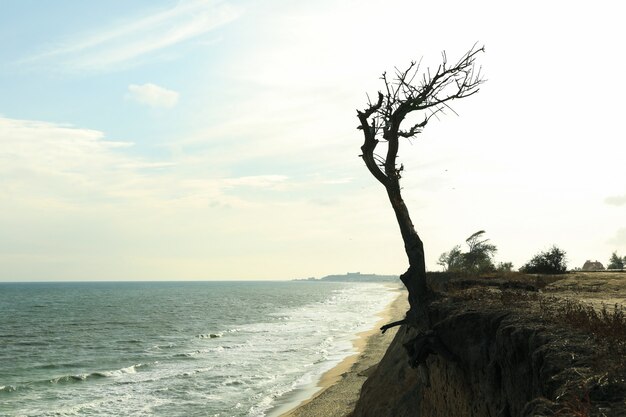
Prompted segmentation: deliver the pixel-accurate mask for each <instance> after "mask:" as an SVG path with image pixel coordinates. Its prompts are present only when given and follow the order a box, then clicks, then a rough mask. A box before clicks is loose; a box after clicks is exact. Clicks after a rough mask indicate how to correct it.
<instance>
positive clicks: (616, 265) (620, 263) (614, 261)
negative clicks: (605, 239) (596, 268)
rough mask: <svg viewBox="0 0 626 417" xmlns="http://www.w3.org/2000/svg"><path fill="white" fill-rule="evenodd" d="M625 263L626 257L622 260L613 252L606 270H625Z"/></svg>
mask: <svg viewBox="0 0 626 417" xmlns="http://www.w3.org/2000/svg"><path fill="white" fill-rule="evenodd" d="M624 263H626V256H625V257H624V258H623V259H622V258H620V257H619V256H618V255H617V252H613V253H612V254H611V258H610V259H609V264H608V265H607V267H606V269H624Z"/></svg>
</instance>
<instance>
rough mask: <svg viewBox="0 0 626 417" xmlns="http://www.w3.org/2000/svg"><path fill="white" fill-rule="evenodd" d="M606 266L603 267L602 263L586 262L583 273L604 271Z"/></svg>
mask: <svg viewBox="0 0 626 417" xmlns="http://www.w3.org/2000/svg"><path fill="white" fill-rule="evenodd" d="M604 269H605V268H604V265H602V263H601V262H598V261H595V262H591V261H587V262H585V264H584V265H583V269H582V270H583V271H604Z"/></svg>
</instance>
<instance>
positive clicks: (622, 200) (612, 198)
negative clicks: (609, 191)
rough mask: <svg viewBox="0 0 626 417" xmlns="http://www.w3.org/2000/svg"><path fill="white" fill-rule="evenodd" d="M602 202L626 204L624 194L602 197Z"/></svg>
mask: <svg viewBox="0 0 626 417" xmlns="http://www.w3.org/2000/svg"><path fill="white" fill-rule="evenodd" d="M604 202H605V203H606V204H608V205H611V206H623V205H626V194H624V195H615V196H610V197H607V198H605V199H604Z"/></svg>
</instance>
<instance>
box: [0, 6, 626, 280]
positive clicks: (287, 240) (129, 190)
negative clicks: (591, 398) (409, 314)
mask: <svg viewBox="0 0 626 417" xmlns="http://www.w3.org/2000/svg"><path fill="white" fill-rule="evenodd" d="M622 17H623V13H622V10H621V6H620V4H619V2H612V1H603V0H599V1H595V2H589V1H585V2H581V1H560V0H555V1H550V2H545V1H534V0H530V1H526V2H501V1H480V0H479V1H472V2H467V1H456V0H451V1H447V2H424V1H414V0H412V1H409V0H406V1H403V0H402V1H401V0H386V1H382V0H359V1H352V0H349V1H348V0H335V1H329V0H318V1H315V2H305V1H293V0H292V1H287V0H265V1H251V0H232V1H218V0H179V1H176V0H135V1H132V2H128V1H125V0H109V1H106V2H102V1H89V2H87V1H78V0H0V39H1V40H2V47H1V48H0V230H1V233H0V280H2V281H58V280H217V279H220V280H221V279H223V280H230V279H293V278H306V277H311V276H315V277H321V276H324V275H328V274H335V273H345V272H348V271H349V272H356V271H361V272H363V273H379V274H400V273H402V272H404V270H405V269H406V268H407V266H408V264H407V260H406V256H405V254H404V249H403V245H402V240H401V237H400V234H399V230H398V227H397V225H396V223H395V218H394V215H393V212H392V210H391V207H390V205H389V203H388V200H387V197H386V195H385V192H384V189H383V187H382V186H381V185H380V184H378V183H377V182H376V180H375V179H374V178H373V177H372V176H371V175H370V174H369V173H368V171H367V169H366V168H365V166H364V164H363V161H362V160H361V159H360V158H359V154H360V149H359V148H360V146H361V144H362V136H361V132H360V131H358V130H356V127H357V125H358V120H357V118H356V109H363V108H364V107H365V106H366V103H367V95H366V94H370V95H371V96H374V95H375V94H376V92H377V91H378V90H379V89H381V88H382V84H381V81H380V79H379V77H380V75H381V73H382V72H383V71H388V72H392V71H393V70H394V67H398V68H402V67H406V66H407V65H408V64H409V63H410V62H411V61H412V60H419V59H422V58H423V61H422V65H423V66H430V67H435V66H437V65H438V64H439V62H440V60H441V52H442V51H444V50H445V51H446V53H447V55H448V57H449V58H450V60H454V58H456V57H459V56H460V55H462V54H463V53H464V52H465V51H467V50H468V49H469V48H471V47H472V45H474V44H475V43H478V45H484V46H485V49H486V52H485V54H482V55H481V56H480V57H479V59H478V61H479V64H480V65H481V66H482V70H483V72H484V74H485V78H486V79H487V82H486V83H485V84H484V85H483V86H482V87H481V91H480V92H479V93H478V94H477V95H474V96H472V97H469V98H466V99H464V100H462V101H459V102H457V103H455V104H454V109H455V111H456V112H457V113H458V116H456V115H454V114H448V115H447V116H444V117H442V118H441V120H434V119H433V120H431V122H430V123H429V125H428V126H427V127H426V129H425V130H424V132H423V133H422V134H421V135H419V137H417V138H416V139H413V140H412V141H410V142H409V141H406V142H403V143H402V144H401V147H400V152H399V155H400V160H401V162H402V163H403V164H404V167H405V171H404V175H403V179H402V181H403V182H402V185H403V193H404V198H405V201H406V203H407V205H408V207H409V210H410V212H411V215H412V219H413V223H414V224H415V227H416V229H417V231H418V233H419V234H420V236H421V238H422V240H423V241H424V244H425V249H426V263H427V267H428V269H429V270H438V269H439V268H440V267H439V266H438V265H437V259H438V257H439V255H440V254H441V253H442V252H444V251H447V250H449V249H450V248H452V247H453V246H454V245H457V244H463V243H464V240H465V239H466V238H467V237H468V236H469V235H471V234H472V233H474V232H476V231H477V230H485V231H486V236H487V237H489V238H490V239H491V242H492V243H494V244H495V245H496V246H497V247H498V252H497V254H496V258H495V260H496V262H500V261H501V262H507V261H509V262H513V264H514V265H515V267H520V266H521V265H523V264H524V263H525V262H527V261H528V260H529V259H530V258H531V257H532V256H533V255H534V254H536V253H537V252H539V251H542V250H546V249H548V248H549V247H550V246H551V245H553V244H556V245H557V246H559V247H560V248H562V249H563V250H565V251H566V253H567V259H568V261H569V262H568V264H569V266H570V267H571V268H573V267H576V266H582V264H583V263H584V262H585V260H587V259H590V260H599V261H601V262H603V263H605V264H606V262H607V260H608V258H609V256H610V255H611V253H612V252H613V251H617V252H618V253H619V254H620V255H622V256H623V255H626V144H625V142H624V139H626V138H625V134H624V128H623V121H624V112H625V110H626V105H625V104H624V98H625V97H626V86H625V84H624V83H623V82H622V81H621V76H622V69H623V68H624V67H626V58H625V52H624V47H623V40H624V39H626V29H625V28H624V25H623V22H622Z"/></svg>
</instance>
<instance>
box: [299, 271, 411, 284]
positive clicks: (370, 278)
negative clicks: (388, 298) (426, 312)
mask: <svg viewBox="0 0 626 417" xmlns="http://www.w3.org/2000/svg"><path fill="white" fill-rule="evenodd" d="M398 279H399V277H398V275H377V274H362V273H360V272H348V273H346V274H343V275H327V276H325V277H322V278H314V277H311V278H302V279H295V280H294V281H332V282H397V281H398Z"/></svg>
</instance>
